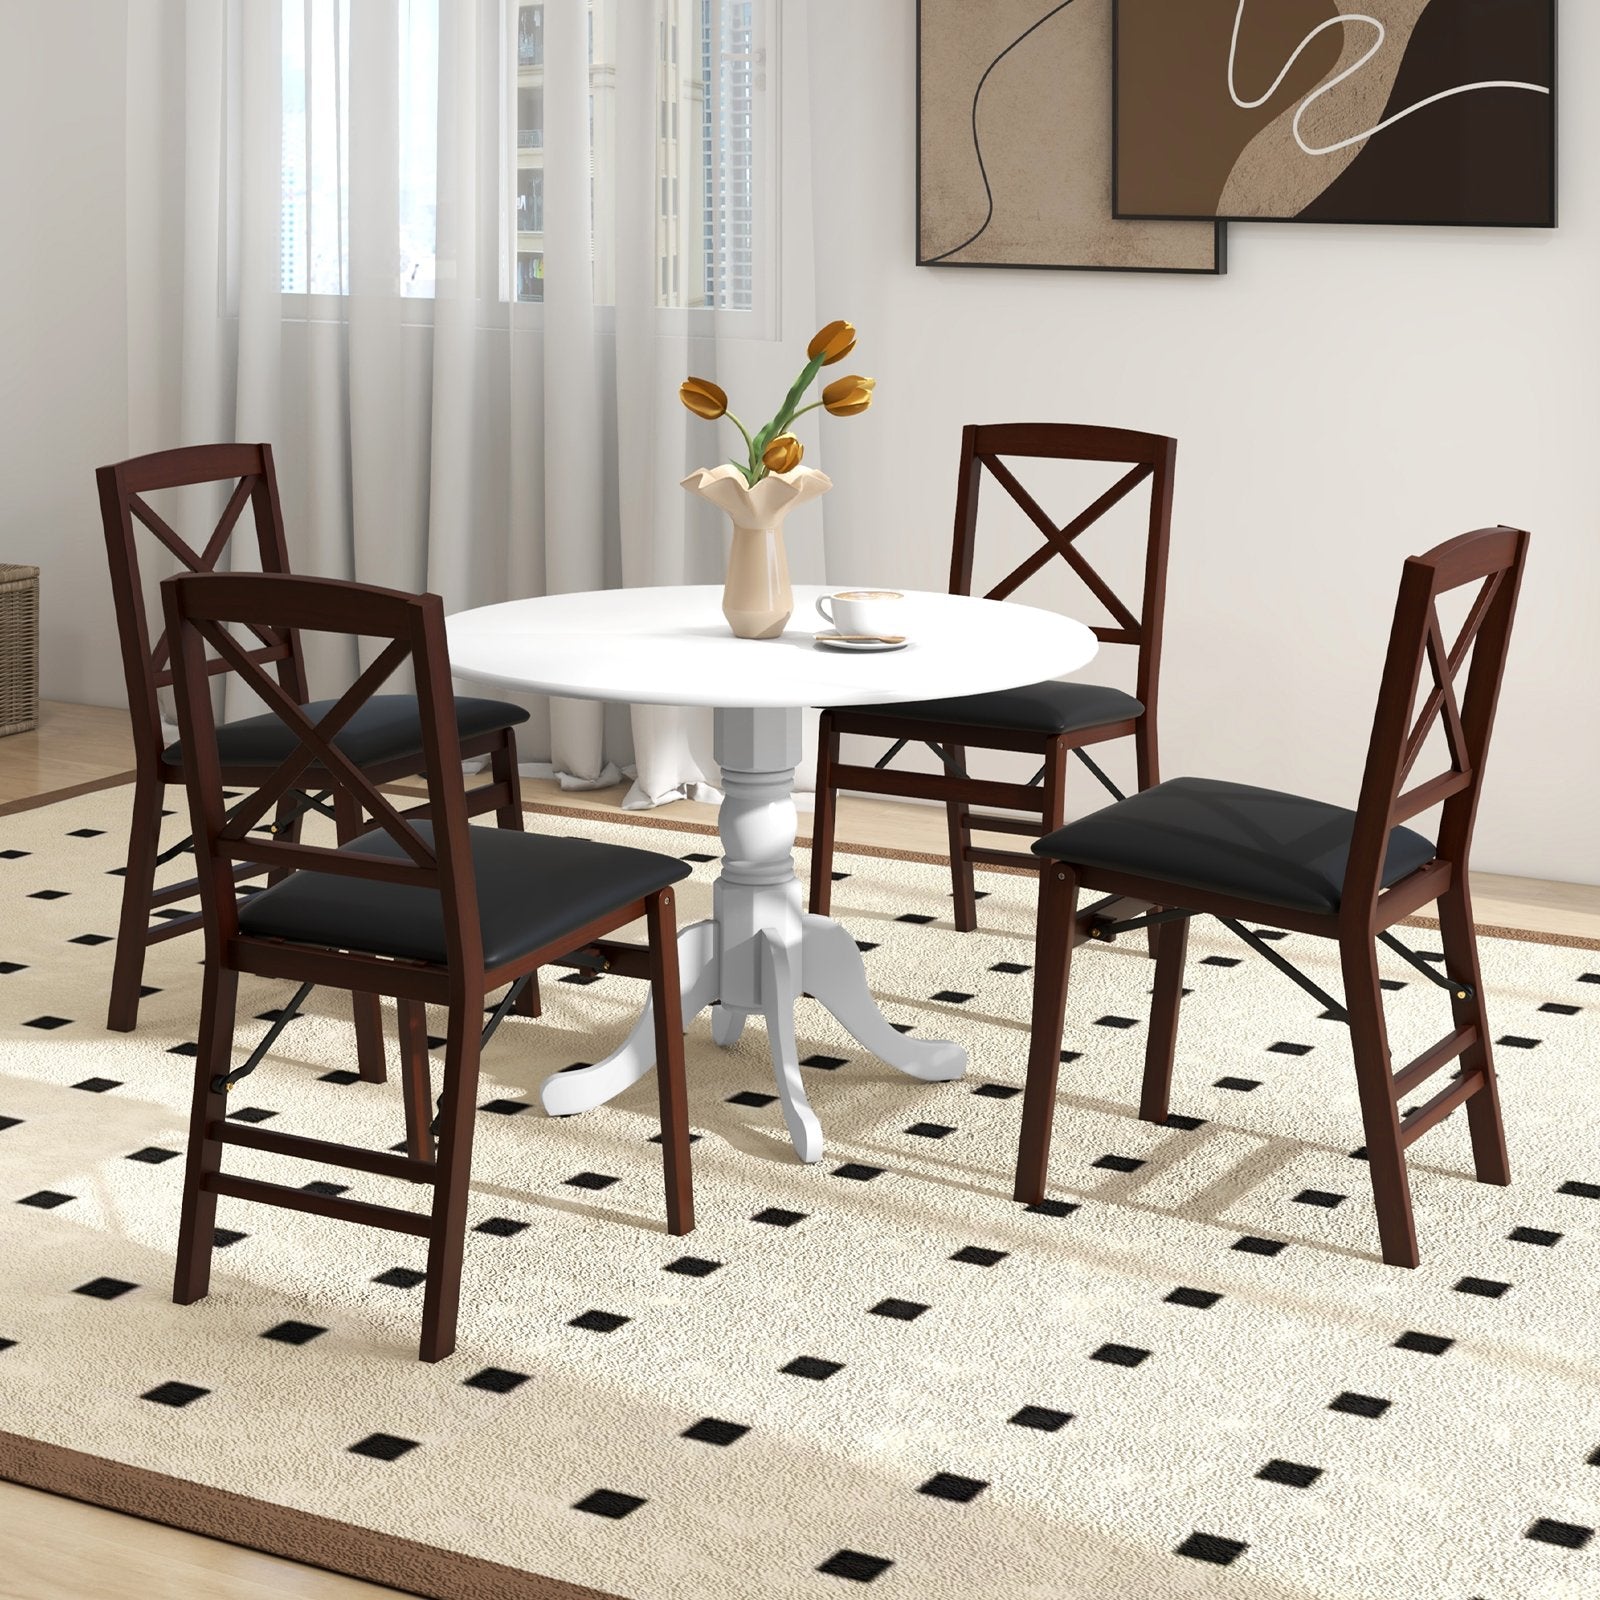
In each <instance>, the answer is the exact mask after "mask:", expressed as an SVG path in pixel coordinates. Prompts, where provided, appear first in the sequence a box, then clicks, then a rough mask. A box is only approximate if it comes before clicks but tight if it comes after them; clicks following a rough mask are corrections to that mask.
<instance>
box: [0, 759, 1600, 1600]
mask: <svg viewBox="0 0 1600 1600" xmlns="http://www.w3.org/2000/svg"><path fill="white" fill-rule="evenodd" d="M133 776H134V775H133V773H132V772H121V773H116V774H113V775H112V776H110V777H106V778H95V779H91V780H90V781H88V782H86V783H78V784H72V785H70V786H69V787H67V788H64V789H53V790H49V791H47V792H46V793H43V794H38V795H30V796H28V797H26V798H24V799H21V800H11V801H7V802H5V803H4V804H0V817H4V816H11V815H14V814H16V813H18V812H23V811H32V810H36V809H38V808H40V807H42V806H46V805H52V804H54V803H55V802H57V801H61V800H74V799H77V798H78V797H80V796H82V795H86V794H94V793H96V792H98V791H99V790H102V789H114V788H117V787H119V786H121V785H123V784H126V783H129V782H131V781H132V779H133ZM523 810H525V811H531V812H534V813H537V814H541V815H547V816H567V817H581V818H584V819H586V820H589V821H593V822H604V823H612V824H615V823H618V822H623V821H626V822H629V823H632V824H634V825H636V826H638V827H642V828H660V829H666V830H671V831H676V832H679V833H696V834H705V835H709V836H711V837H713V838H714V837H716V834H717V830H716V828H715V827H714V826H712V825H711V824H709V823H704V822H688V821H683V820H678V819H674V818H671V817H648V816H638V815H635V814H633V813H625V814H622V815H619V814H617V813H615V812H610V811H602V810H599V809H598V808H596V807H592V806H564V805H552V804H550V803H548V802H545V801H533V800H529V801H524V802H523ZM796 842H797V843H799V844H804V845H809V844H810V842H811V841H810V838H809V836H806V835H801V836H800V837H799V838H798V839H797V841H796ZM837 848H838V850H839V852H840V853H841V854H845V855H863V856H876V857H878V858H880V859H883V860H888V861H915V862H919V863H922V864H925V865H932V866H938V865H943V864H944V863H946V862H948V860H949V857H948V856H943V855H937V854H930V853H928V852H925V851H917V850H892V849H889V848H887V847H886V846H882V845H863V844H851V845H839V846H838V847H837ZM996 870H1000V871H1013V872H1020V871H1025V870H1026V869H1025V868H1015V867H1013V868H998V869H996ZM1405 925H1406V926H1409V927H1418V928H1434V929H1436V928H1437V927H1438V926H1439V923H1438V919H1437V918H1434V917H1408V918H1406V919H1405ZM1478 932H1479V933H1480V934H1482V935H1483V936H1484V937H1486V938H1496V939H1512V940H1516V941H1518V942H1521V943H1524V944H1548V945H1556V946H1560V947H1564V948H1567V949H1577V950H1600V939H1589V938H1584V937H1582V936H1581V935H1578V934H1561V933H1537V932H1534V931H1532V930H1530V929H1527V928H1503V927H1495V926H1491V925H1487V924H1483V923H1480V924H1479V925H1478ZM0 1478H5V1479H7V1480H9V1481H10V1482H12V1483H17V1484H21V1485H23V1486H24V1487H26V1488H30V1489H37V1490H40V1491H42V1492H43V1493H46V1494H57V1495H62V1496H64V1497H65V1498H67V1499H69V1500H79V1501H83V1502H85V1503H86V1504H89V1505H95V1506H100V1507H102V1508H103V1509H105V1510H109V1511H115V1512H118V1513H120V1514H122V1515H124V1516H133V1517H138V1518H140V1519H141V1520H143V1521H146V1522H155V1523H160V1524H164V1525H165V1526H167V1527H172V1528H177V1529H179V1530H180V1531H181V1532H184V1533H191V1534H196V1535H199V1536H200V1537H202V1538H207V1539H216V1540H219V1541H220V1542H222V1543H224V1544H232V1545H238V1546H241V1547H242V1548H244V1549H249V1550H257V1551H260V1552H262V1553H263V1554H266V1555H272V1556H278V1557H281V1558H283V1559H285V1560H289V1561H297V1562H300V1563H301V1564H302V1565H304V1566H309V1567H317V1568H320V1569H322V1570H324V1571H328V1572H334V1573H338V1574H340V1575H342V1576H344V1577H350V1578H357V1579H361V1580H362V1581H364V1582H367V1583H377V1584H382V1585H384V1586H385V1587H386V1588H390V1589H395V1590H398V1591H400V1592H401V1593H403V1594H413V1595H419V1596H423V1597H424V1600H624V1597H622V1596H618V1595H613V1594H608V1593H606V1592H604V1591H601V1590H599V1589H589V1588H584V1587H582V1586H580V1585H577V1584H572V1583H568V1582H567V1581H566V1580H564V1579H561V1578H547V1577H544V1576H542V1575H540V1574H539V1573H534V1572H527V1571H523V1570H521V1569H519V1568H516V1567H507V1566H502V1565H501V1564H499V1563H498V1562H493V1561H486V1560H483V1559H481V1558H479V1557H476V1556H467V1555H459V1554H456V1553H454V1552H452V1551H448V1550H441V1549H439V1548H438V1547H437V1546H436V1545H427V1544H421V1543H419V1542H417V1541H415V1540H411V1539H403V1538H400V1537H398V1536H395V1535H392V1534H384V1533H379V1532H377V1531H375V1530H373V1529H370V1528H363V1527H360V1526H358V1525H357V1524H355V1523H348V1522H339V1521H336V1520H334V1519H332V1518H328V1517H319V1516H316V1515H314V1514H313V1513H311V1512H306V1511H297V1510H295V1509H294V1508H293V1507H290V1506H281V1505H277V1504H275V1503H274V1502H272V1501H268V1500H258V1499H254V1498H252V1497H250V1496H248V1495H241V1494H235V1493H233V1492H232V1491H230V1490H226V1489H214V1488H211V1487H209V1486H208V1485H205V1484H197V1483H191V1482H189V1481H188V1480H187V1479H184V1478H174V1477H170V1476H168V1475H167V1474H165V1473H159V1472H153V1471H151V1470H149V1469H147V1468H144V1467H134V1466H128V1465H126V1464H124V1463H122V1462H119V1461H110V1460H108V1459H106V1458H105V1457H104V1456H95V1455H89V1454H87V1453H85V1452H83V1451H78V1450H72V1449H69V1448H67V1447H66V1446H64V1445H52V1444H46V1443H44V1442H43V1441H41V1440H38V1439H29V1438H26V1437H24V1436H23V1435H21V1434H15V1433H8V1432H6V1431H4V1430H0Z"/></svg>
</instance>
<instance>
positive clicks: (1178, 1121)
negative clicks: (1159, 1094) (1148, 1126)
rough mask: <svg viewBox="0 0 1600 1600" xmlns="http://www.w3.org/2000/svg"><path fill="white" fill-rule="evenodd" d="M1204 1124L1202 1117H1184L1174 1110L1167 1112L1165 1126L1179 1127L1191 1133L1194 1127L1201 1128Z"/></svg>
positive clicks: (1204, 1120)
mask: <svg viewBox="0 0 1600 1600" xmlns="http://www.w3.org/2000/svg"><path fill="white" fill-rule="evenodd" d="M1205 1125H1206V1119H1205V1118H1204V1117H1185V1116H1181V1115H1180V1114H1179V1113H1178V1112H1176V1111H1169V1112H1168V1113H1167V1121H1166V1126H1167V1127H1169V1128H1181V1129H1182V1130H1183V1131H1184V1132H1185V1133H1193V1132H1194V1131H1195V1129H1196V1128H1203V1127H1205Z"/></svg>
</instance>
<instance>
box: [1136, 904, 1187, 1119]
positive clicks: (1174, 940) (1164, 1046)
mask: <svg viewBox="0 0 1600 1600" xmlns="http://www.w3.org/2000/svg"><path fill="white" fill-rule="evenodd" d="M1150 933H1151V936H1152V942H1153V943H1154V945H1155V951H1154V955H1155V963H1156V982H1155V995H1154V997H1153V998H1152V999H1151V1001H1150V1032H1149V1035H1148V1036H1147V1038H1146V1040H1145V1047H1144V1089H1143V1092H1142V1093H1141V1095H1140V1097H1139V1116H1140V1118H1141V1119H1142V1120H1143V1121H1145V1122H1161V1123H1164V1122H1165V1121H1166V1120H1167V1112H1168V1109H1169V1107H1170V1105H1171V1100H1172V1063H1173V1058H1174V1056H1175V1055H1176V1053H1177V1048H1178V1012H1179V1010H1180V1008H1181V1007H1182V1005H1183V958H1184V955H1185V953H1186V952H1187V950H1188V947H1189V919H1188V918H1187V917H1183V918H1181V919H1180V920H1179V921H1177V922H1162V923H1158V924H1157V925H1156V926H1155V927H1153V928H1151V929H1150Z"/></svg>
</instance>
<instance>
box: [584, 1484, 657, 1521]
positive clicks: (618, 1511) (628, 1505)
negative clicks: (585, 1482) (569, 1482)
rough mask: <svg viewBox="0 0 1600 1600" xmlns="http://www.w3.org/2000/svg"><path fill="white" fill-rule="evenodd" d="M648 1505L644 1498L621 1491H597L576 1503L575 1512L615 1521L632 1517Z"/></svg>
mask: <svg viewBox="0 0 1600 1600" xmlns="http://www.w3.org/2000/svg"><path fill="white" fill-rule="evenodd" d="M644 1504H646V1502H645V1500H644V1499H643V1497H642V1496H640V1495H636V1494H623V1493H622V1491H621V1490H620V1489H596V1490H595V1491H594V1492H593V1493H592V1494H586V1495H585V1496H584V1497H583V1499H581V1500H578V1501H574V1502H573V1507H572V1509H573V1510H574V1511H587V1512H588V1513H589V1515H590V1516H593V1517H610V1518H612V1520H613V1521H615V1520H618V1519H620V1518H622V1517H627V1516H631V1515H632V1514H633V1513H634V1512H635V1511H637V1510H638V1509H639V1507H640V1506H642V1505H644Z"/></svg>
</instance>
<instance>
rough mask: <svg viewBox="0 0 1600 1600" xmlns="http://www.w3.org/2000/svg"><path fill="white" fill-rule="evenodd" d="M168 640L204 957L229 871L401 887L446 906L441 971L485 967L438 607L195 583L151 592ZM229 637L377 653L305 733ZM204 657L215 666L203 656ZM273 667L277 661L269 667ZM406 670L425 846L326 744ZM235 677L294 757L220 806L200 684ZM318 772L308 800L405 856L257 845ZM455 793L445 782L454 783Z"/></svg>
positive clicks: (324, 581)
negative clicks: (426, 822)
mask: <svg viewBox="0 0 1600 1600" xmlns="http://www.w3.org/2000/svg"><path fill="white" fill-rule="evenodd" d="M161 591H162V600H163V604H164V607H165V613H166V621H167V637H168V638H169V639H171V640H172V641H173V651H174V654H175V656H176V657H177V661H176V663H175V665H176V666H177V668H178V671H177V674H176V687H177V695H178V721H179V727H180V730H181V732H182V736H183V741H184V750H185V757H186V764H187V765H189V767H190V773H189V795H190V809H191V815H192V818H193V829H194V844H195V859H196V862H197V865H198V869H199V873H198V875H199V879H200V884H201V897H202V911H203V915H204V916H205V918H206V921H207V930H208V933H209V934H210V935H211V936H212V937H213V939H214V940H216V945H215V948H217V949H219V950H221V951H223V952H226V951H227V949H228V948H229V946H230V944H231V942H232V941H234V940H235V939H237V938H238V932H239V919H238V902H237V899H236V896H235V890H234V872H235V868H236V866H237V865H238V864H241V863H243V864H248V865H252V866H257V867H266V868H269V869H273V870H279V871H282V870H294V869H303V870H309V871H314V872H317V873H325V874H331V875H334V876H337V877H345V878H351V879H366V880H369V881H377V882H383V883H394V884H402V885H405V886H408V887H412V888H417V889H424V890H430V891H433V892H435V893H438V894H440V895H441V896H442V897H443V909H444V929H445V939H446V949H447V951H448V953H449V965H450V967H451V969H452V970H454V971H459V970H462V968H463V966H464V965H465V966H466V967H471V968H477V967H481V965H482V936H481V934H480V931H479V926H478V914H477V898H476V887H475V883H474V877H473V868H472V854H471V847H470V843H469V836H468V832H467V807H466V791H465V787H464V785H463V783H462V779H461V747H460V739H459V735H458V733H457V729H456V719H455V713H454V709H453V702H452V697H451V687H450V665H449V657H448V653H447V647H446V643H445V628H444V605H443V602H442V601H441V600H440V599H439V597H438V596H437V595H431V594H428V595H408V594H402V593H399V592H398V591H395V590H391V589H377V588H373V587H372V586H370V585H368V584H360V583H346V582H343V581H341V580H337V579H331V578H296V577H292V576H289V575H287V574H282V573H278V574H261V573H232V574H217V573H208V572H203V571H202V572H192V573H186V574H181V575H179V576H177V577H173V578H169V579H167V580H166V582H165V583H163V584H162V586H161ZM231 628H243V629H248V630H249V631H251V632H253V633H257V634H261V633H263V632H271V633H276V634H278V635H280V636H282V637H294V636H295V635H296V634H298V633H299V632H300V631H301V630H304V631H307V632H329V633H339V634H346V635H348V634H355V635H358V636H360V637H363V638H369V639H381V640H384V641H386V643H385V645H384V647H383V649H382V650H381V651H380V652H379V653H378V656H377V658H376V659H375V660H374V661H373V663H372V665H371V666H369V667H368V668H367V669H366V671H364V672H363V673H362V674H361V676H360V677H359V678H357V679H356V681H355V682H354V683H353V684H352V685H351V686H350V688H349V689H347V690H346V691H345V693H344V694H343V695H341V696H340V698H339V699H338V700H337V701H336V702H335V703H334V705H333V706H332V707H331V708H330V709H329V710H328V711H327V712H326V713H325V714H324V715H323V716H322V717H321V718H320V720H318V721H315V722H313V721H312V720H311V718H310V717H309V716H308V715H307V713H306V711H305V710H304V708H303V707H302V706H301V705H300V704H298V703H297V702H296V701H295V699H294V698H293V696H292V695H290V694H289V693H288V692H286V690H285V689H284V688H283V687H282V686H281V685H280V684H279V683H276V682H274V680H273V679H272V677H270V676H269V675H268V674H267V672H266V671H264V670H263V666H262V663H261V657H262V652H261V651H259V650H247V649H245V648H243V647H242V646H241V645H240V644H239V642H238V640H237V639H236V638H235V637H234V635H233V634H232V633H231V632H230V631H229V630H230V629H231ZM208 647H209V649H210V650H212V651H215V652H216V653H215V655H210V654H208ZM273 659H275V658H273ZM408 659H409V660H410V661H411V662H412V664H413V666H414V669H415V672H416V680H417V708H418V713H419V715H420V718H421V724H422V743H423V772H424V776H425V778H426V781H427V785H428V801H427V814H428V817H429V819H430V821H431V824H432V827H431V834H432V838H431V842H430V841H429V839H428V838H426V837H424V835H423V834H422V833H421V832H419V831H418V829H417V828H416V827H415V826H414V825H413V823H412V822H411V821H409V820H408V818H407V817H406V816H404V815H402V814H401V813H400V811H398V810H397V809H396V808H395V806H394V805H393V804H392V803H391V801H390V800H389V799H388V798H387V797H386V796H385V795H384V794H383V793H382V792H381V791H380V790H379V789H378V787H377V786H376V785H375V784H374V783H373V782H372V781H371V780H370V779H369V778H368V777H367V775H366V774H365V773H364V772H363V771H362V770H361V769H360V768H359V767H357V766H356V765H355V764H354V763H353V762H352V761H350V759H349V758H348V757H347V756H345V755H344V754H343V753H342V752H341V751H340V749H339V748H338V746H337V745H336V744H335V743H334V740H335V737H336V736H337V734H338V733H339V731H340V729H342V728H343V727H344V726H345V725H346V724H347V723H348V722H349V721H350V719H351V718H352V717H353V716H354V715H355V714H356V713H357V712H358V711H359V710H360V709H361V707H362V706H363V705H365V704H366V702H367V701H368V700H369V699H370V698H371V697H372V696H373V695H374V694H375V693H376V692H377V691H378V690H379V689H380V688H381V687H382V686H383V684H384V683H385V682H386V681H387V680H388V678H389V677H390V676H391V675H392V674H393V673H394V672H395V671H396V670H397V669H398V668H399V667H400V665H401V664H402V663H403V662H405V661H406V660H408ZM219 672H233V673H235V674H237V676H238V677H239V678H240V679H241V680H242V681H243V682H244V684H245V685H246V686H247V687H249V688H250V689H252V690H254V692H255V693H256V694H257V695H258V696H260V698H261V700H262V702H263V703H264V704H265V705H266V707H267V710H268V711H269V712H271V713H272V714H273V715H274V716H276V717H277V718H278V719H279V720H280V721H281V722H282V723H283V724H284V726H285V727H286V728H287V729H288V730H289V732H290V733H291V734H293V735H294V738H295V741H296V743H295V747H294V749H293V750H291V752H290V753H289V755H288V756H286V757H285V758H284V759H283V761H282V762H280V763H279V764H278V766H277V767H276V769H275V770H274V771H273V772H272V773H271V774H270V775H269V776H268V777H267V778H266V780H265V781H264V782H262V783H261V784H260V785H259V786H258V787H257V788H255V789H254V790H252V791H251V792H249V793H247V794H244V795H242V796H240V795H236V797H235V798H234V799H233V801H232V802H231V804H230V803H227V802H225V800H224V796H223V776H222V765H221V760H220V758H219V756H218V752H217V727H216V718H215V714H214V711H213V705H212V696H211V693H210V679H211V678H212V677H213V676H215V675H216V674H217V673H219ZM313 765H315V766H316V768H317V777H316V781H317V784H318V786H319V787H326V788H329V789H332V790H333V791H335V792H336V793H342V794H344V795H346V796H348V797H349V798H350V800H352V801H353V802H354V804H355V806H357V807H359V809H360V811H361V812H362V813H364V814H366V815H367V816H370V817H371V818H372V819H373V820H374V822H375V823H376V824H377V826H378V827H379V828H381V829H382V830H383V832H384V833H386V834H387V835H388V836H389V838H391V839H392V840H393V841H394V842H395V843H396V844H397V845H399V847H400V850H401V852H402V858H397V857H395V856H393V855H378V854H375V853H373V852H371V851H352V850H336V849H333V848H330V847H327V846H322V845H311V844H304V843H301V842H299V841H297V840H290V839H282V838H274V837H269V836H263V834H262V833H261V831H260V830H261V828H262V826H263V824H264V823H266V822H267V821H268V820H269V819H270V818H271V816H272V815H273V813H274V811H275V809H276V807H277V806H278V804H279V802H280V801H282V800H283V799H284V797H285V796H286V795H288V794H290V793H291V792H292V791H293V790H294V789H295V788H296V786H297V785H298V784H300V783H301V782H302V781H303V780H302V774H304V773H305V771H306V769H307V768H308V767H311V766H313ZM452 779H453V781H450V780H452Z"/></svg>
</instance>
